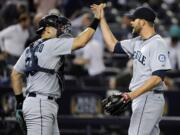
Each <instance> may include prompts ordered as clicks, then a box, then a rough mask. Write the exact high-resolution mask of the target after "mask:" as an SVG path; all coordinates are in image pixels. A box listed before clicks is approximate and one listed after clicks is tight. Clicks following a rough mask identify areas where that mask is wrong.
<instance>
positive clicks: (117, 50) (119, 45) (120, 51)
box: [113, 42, 126, 54]
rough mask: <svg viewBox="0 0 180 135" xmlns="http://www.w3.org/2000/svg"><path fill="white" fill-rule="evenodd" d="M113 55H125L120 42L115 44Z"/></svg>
mask: <svg viewBox="0 0 180 135" xmlns="http://www.w3.org/2000/svg"><path fill="white" fill-rule="evenodd" d="M113 53H120V54H126V52H125V51H124V50H123V48H122V46H121V43H120V42H117V43H116V45H115V47H114V51H113Z"/></svg>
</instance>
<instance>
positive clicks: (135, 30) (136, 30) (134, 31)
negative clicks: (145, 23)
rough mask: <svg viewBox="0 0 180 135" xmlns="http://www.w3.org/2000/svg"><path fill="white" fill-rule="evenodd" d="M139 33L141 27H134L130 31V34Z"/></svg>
mask: <svg viewBox="0 0 180 135" xmlns="http://www.w3.org/2000/svg"><path fill="white" fill-rule="evenodd" d="M140 32H141V27H137V26H136V27H134V28H133V30H132V34H139V33H140Z"/></svg>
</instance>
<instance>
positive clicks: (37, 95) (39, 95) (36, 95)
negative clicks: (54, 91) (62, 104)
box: [28, 92, 56, 100]
mask: <svg viewBox="0 0 180 135" xmlns="http://www.w3.org/2000/svg"><path fill="white" fill-rule="evenodd" d="M28 97H40V98H45V99H49V100H56V98H54V97H52V96H45V95H41V94H36V93H34V92H30V93H29V94H28Z"/></svg>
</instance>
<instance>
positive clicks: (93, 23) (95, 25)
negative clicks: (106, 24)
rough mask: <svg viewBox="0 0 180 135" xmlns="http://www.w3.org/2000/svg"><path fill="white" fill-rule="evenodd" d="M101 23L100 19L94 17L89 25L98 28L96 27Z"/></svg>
mask: <svg viewBox="0 0 180 135" xmlns="http://www.w3.org/2000/svg"><path fill="white" fill-rule="evenodd" d="M98 25H99V19H97V18H94V20H93V22H92V23H91V25H90V26H89V27H90V28H92V29H94V30H96V28H97V27H98Z"/></svg>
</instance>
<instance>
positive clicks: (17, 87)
mask: <svg viewBox="0 0 180 135" xmlns="http://www.w3.org/2000/svg"><path fill="white" fill-rule="evenodd" d="M22 76H23V74H21V73H18V72H17V71H15V70H13V71H12V73H11V82H12V88H13V91H14V94H15V95H20V94H21V93H22V88H23V77H22Z"/></svg>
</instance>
